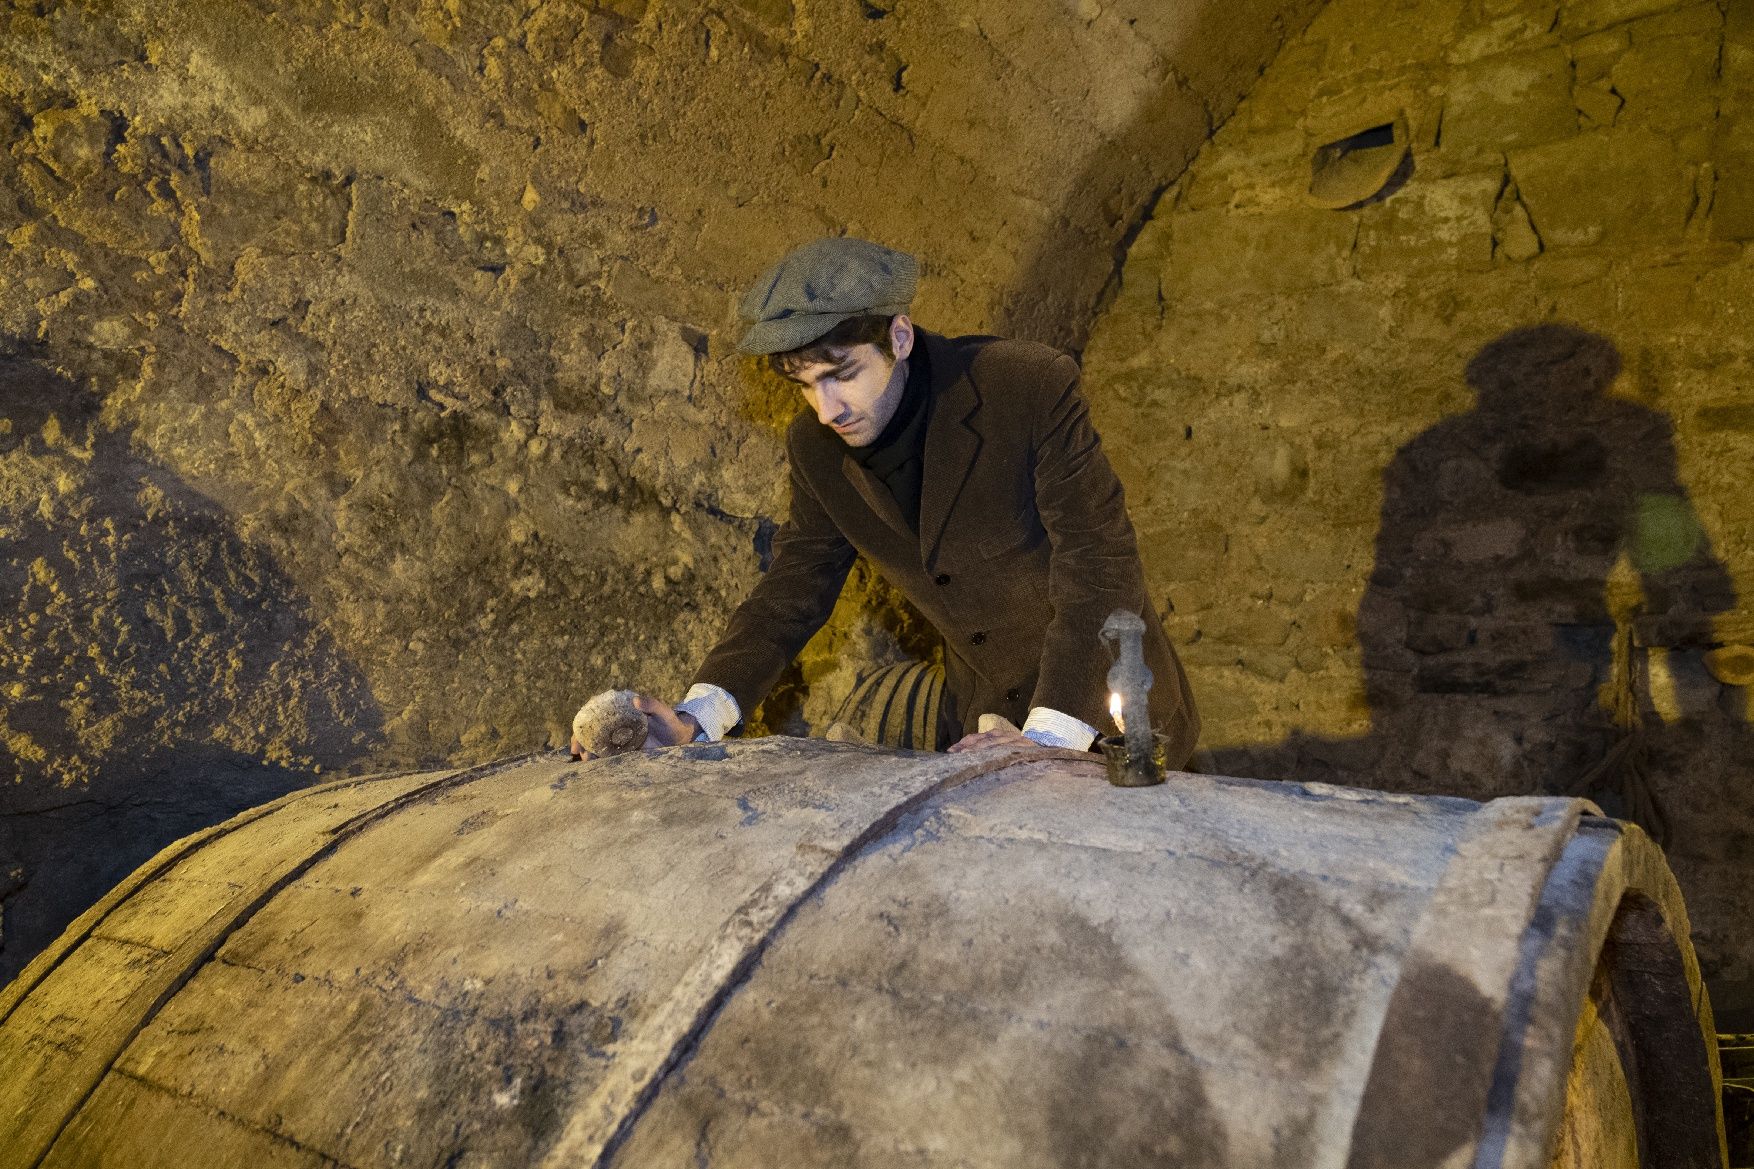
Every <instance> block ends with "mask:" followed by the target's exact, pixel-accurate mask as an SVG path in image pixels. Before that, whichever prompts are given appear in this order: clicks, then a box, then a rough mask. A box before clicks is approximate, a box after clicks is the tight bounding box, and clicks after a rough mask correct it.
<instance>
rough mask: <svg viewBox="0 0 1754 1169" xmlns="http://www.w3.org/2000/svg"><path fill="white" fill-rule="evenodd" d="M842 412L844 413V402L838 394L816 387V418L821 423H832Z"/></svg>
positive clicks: (827, 424)
mask: <svg viewBox="0 0 1754 1169" xmlns="http://www.w3.org/2000/svg"><path fill="white" fill-rule="evenodd" d="M844 413H846V402H845V401H843V400H842V399H841V397H840V395H838V394H836V393H834V392H833V391H830V390H825V389H822V388H820V387H819V388H818V389H817V391H816V418H817V420H818V421H819V422H821V423H822V425H824V426H829V425H832V424H833V423H834V422H835V420H836V419H838V418H839V417H840V416H841V415H842V414H844Z"/></svg>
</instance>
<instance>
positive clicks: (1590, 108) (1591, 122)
mask: <svg viewBox="0 0 1754 1169" xmlns="http://www.w3.org/2000/svg"><path fill="white" fill-rule="evenodd" d="M1571 97H1572V100H1573V101H1574V102H1576V103H1577V115H1578V121H1579V123H1580V124H1581V125H1582V126H1583V128H1584V129H1586V130H1597V129H1602V130H1605V129H1608V128H1609V127H1611V126H1613V125H1614V123H1615V122H1616V121H1617V120H1618V119H1619V117H1620V111H1621V109H1623V108H1624V107H1625V105H1626V99H1625V98H1623V97H1621V96H1620V93H1619V91H1617V90H1616V89H1615V88H1614V83H1613V82H1612V81H1610V80H1609V79H1607V78H1606V77H1604V78H1602V79H1601V80H1600V81H1595V82H1591V83H1589V84H1587V85H1579V86H1578V87H1577V88H1576V89H1574V90H1572V93H1571Z"/></svg>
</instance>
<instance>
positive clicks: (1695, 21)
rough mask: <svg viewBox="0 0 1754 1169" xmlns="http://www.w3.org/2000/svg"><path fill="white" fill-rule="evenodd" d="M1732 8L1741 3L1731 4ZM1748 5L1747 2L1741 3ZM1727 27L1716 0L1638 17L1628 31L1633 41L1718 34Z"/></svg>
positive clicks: (1717, 35) (1743, 6)
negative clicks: (1639, 18)
mask: <svg viewBox="0 0 1754 1169" xmlns="http://www.w3.org/2000/svg"><path fill="white" fill-rule="evenodd" d="M1731 7H1732V8H1734V7H1738V5H1735V4H1732V5H1731ZM1740 7H1742V8H1746V7H1747V5H1745V4H1744V5H1740ZM1723 29H1724V12H1723V7H1722V6H1721V5H1719V4H1717V3H1716V2H1715V0H1706V2H1705V3H1703V4H1694V5H1691V6H1690V7H1685V8H1677V9H1675V10H1673V11H1671V12H1663V13H1659V14H1657V15H1656V16H1647V17H1644V18H1643V19H1641V20H1635V21H1633V22H1632V23H1631V24H1630V25H1628V26H1627V29H1626V31H1627V33H1628V34H1629V35H1630V36H1631V38H1632V41H1633V43H1634V44H1637V43H1641V42H1645V41H1652V40H1657V39H1659V38H1662V37H1676V36H1709V37H1712V38H1713V39H1716V38H1717V37H1719V36H1720V35H1721V34H1722V32H1723Z"/></svg>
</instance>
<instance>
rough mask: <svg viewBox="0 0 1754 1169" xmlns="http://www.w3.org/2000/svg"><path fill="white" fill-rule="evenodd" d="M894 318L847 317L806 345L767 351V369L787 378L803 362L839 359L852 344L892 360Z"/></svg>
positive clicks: (866, 315)
mask: <svg viewBox="0 0 1754 1169" xmlns="http://www.w3.org/2000/svg"><path fill="white" fill-rule="evenodd" d="M894 319H895V318H894V317H885V316H877V315H875V314H871V313H866V314H865V315H863V316H857V317H848V318H847V319H846V320H844V321H842V322H841V323H840V324H838V325H836V326H835V327H834V328H832V329H830V330H829V331H828V332H826V333H824V334H822V336H820V337H818V338H816V340H814V341H812V342H810V344H808V345H800V346H799V347H798V348H796V349H788V350H786V351H785V352H784V353H770V354H768V356H767V364H768V368H770V369H772V370H773V371H774V372H775V373H777V374H780V375H781V376H783V377H790V376H791V375H792V374H794V373H796V372H797V371H798V370H800V369H803V368H804V367H805V366H806V365H815V364H816V363H817V362H832V361H838V360H839V359H840V358H841V356H842V355H843V354H844V353H845V352H846V351H847V350H848V349H851V348H852V347H853V346H855V345H875V346H877V348H878V350H879V351H880V352H882V354H883V356H885V357H888V358H890V359H892V360H893V359H894V357H895V345H894V343H893V342H892V341H890V339H889V323H890V322H891V321H893V320H894Z"/></svg>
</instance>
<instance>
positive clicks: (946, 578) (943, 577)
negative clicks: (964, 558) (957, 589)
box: [932, 572, 950, 585]
mask: <svg viewBox="0 0 1754 1169" xmlns="http://www.w3.org/2000/svg"><path fill="white" fill-rule="evenodd" d="M932 583H933V584H941V585H947V584H949V583H950V574H949V573H948V572H940V573H939V574H938V575H937V576H935V577H933V578H932Z"/></svg>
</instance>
